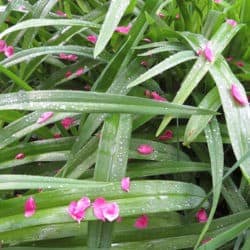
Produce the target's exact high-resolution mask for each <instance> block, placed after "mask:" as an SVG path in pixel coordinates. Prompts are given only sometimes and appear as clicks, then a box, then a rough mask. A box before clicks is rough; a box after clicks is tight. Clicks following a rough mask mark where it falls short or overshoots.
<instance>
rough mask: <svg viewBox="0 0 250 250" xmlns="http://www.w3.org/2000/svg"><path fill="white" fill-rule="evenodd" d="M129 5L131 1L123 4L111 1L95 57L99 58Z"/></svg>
mask: <svg viewBox="0 0 250 250" xmlns="http://www.w3.org/2000/svg"><path fill="white" fill-rule="evenodd" d="M129 3H130V0H123V1H122V2H120V1H116V0H112V1H111V3H110V6H109V9H108V12H107V14H106V16H105V20H104V22H103V24H102V27H101V30H100V34H99V37H98V40H97V42H96V45H95V50H94V57H97V56H98V55H99V54H100V53H101V52H102V51H103V50H104V48H105V46H106V45H107V43H108V41H109V39H110V38H111V36H112V34H113V32H114V31H115V28H116V26H117V25H118V24H119V22H120V20H121V18H122V16H123V14H124V13H125V11H126V9H127V7H128V5H129Z"/></svg>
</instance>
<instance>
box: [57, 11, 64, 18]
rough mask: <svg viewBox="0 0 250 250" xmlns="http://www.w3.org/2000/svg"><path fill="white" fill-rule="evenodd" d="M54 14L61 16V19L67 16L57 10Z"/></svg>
mask: <svg viewBox="0 0 250 250" xmlns="http://www.w3.org/2000/svg"><path fill="white" fill-rule="evenodd" d="M56 14H57V15H58V16H62V17H66V16H67V14H66V13H64V12H63V11H61V10H57V11H56Z"/></svg>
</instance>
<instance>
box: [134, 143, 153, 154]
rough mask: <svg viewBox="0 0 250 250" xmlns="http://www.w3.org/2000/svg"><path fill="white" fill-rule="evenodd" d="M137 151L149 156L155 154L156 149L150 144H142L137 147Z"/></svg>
mask: <svg viewBox="0 0 250 250" xmlns="http://www.w3.org/2000/svg"><path fill="white" fill-rule="evenodd" d="M137 151H138V153H140V154H142V155H149V154H152V153H153V152H154V148H153V147H152V146H151V145H149V144H141V145H139V146H138V147H137Z"/></svg>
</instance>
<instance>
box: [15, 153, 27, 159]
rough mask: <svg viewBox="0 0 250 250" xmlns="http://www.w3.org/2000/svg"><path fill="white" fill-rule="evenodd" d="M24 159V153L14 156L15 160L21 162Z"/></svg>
mask: <svg viewBox="0 0 250 250" xmlns="http://www.w3.org/2000/svg"><path fill="white" fill-rule="evenodd" d="M24 157H25V154H24V153H19V154H17V155H16V156H15V159H16V160H22V159H23V158H24Z"/></svg>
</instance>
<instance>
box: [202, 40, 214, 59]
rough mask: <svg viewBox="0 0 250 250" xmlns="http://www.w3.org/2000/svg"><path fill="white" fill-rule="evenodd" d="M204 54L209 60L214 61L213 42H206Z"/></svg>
mask: <svg viewBox="0 0 250 250" xmlns="http://www.w3.org/2000/svg"><path fill="white" fill-rule="evenodd" d="M204 56H205V58H206V59H207V61H209V62H213V61H214V53H213V51H212V48H211V42H208V43H207V44H206V46H205V49H204Z"/></svg>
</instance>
